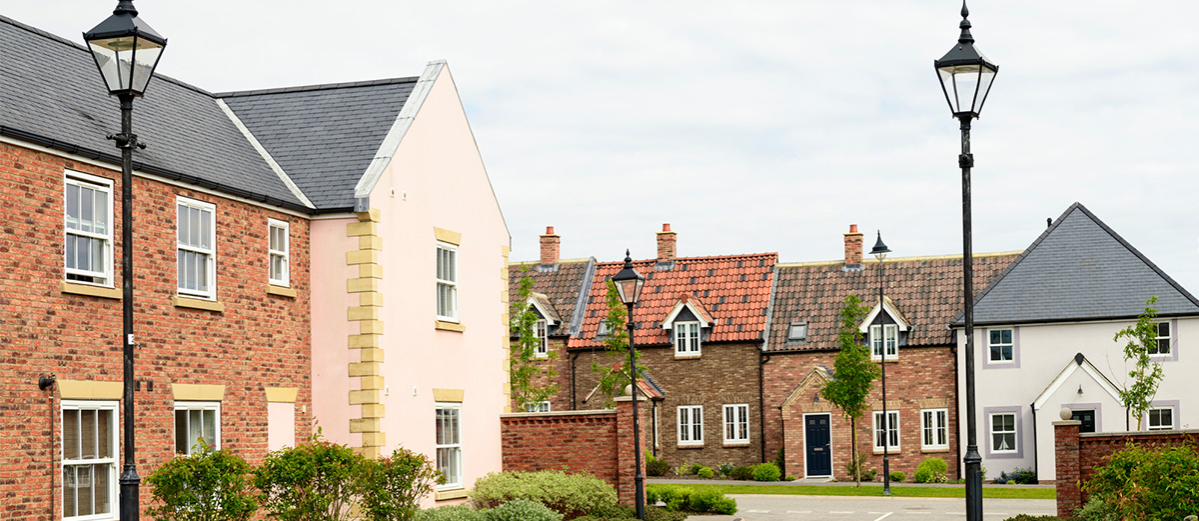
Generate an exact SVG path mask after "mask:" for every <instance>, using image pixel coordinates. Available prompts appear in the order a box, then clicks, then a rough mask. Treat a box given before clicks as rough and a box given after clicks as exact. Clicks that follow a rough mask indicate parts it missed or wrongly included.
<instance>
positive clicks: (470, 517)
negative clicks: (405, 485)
mask: <svg viewBox="0 0 1199 521" xmlns="http://www.w3.org/2000/svg"><path fill="white" fill-rule="evenodd" d="M414 519H415V521H488V520H487V511H486V510H475V509H473V508H471V507H469V506H467V505H448V506H444V507H437V508H430V509H428V510H421V511H419V512H417V513H416V517H415V518H414Z"/></svg>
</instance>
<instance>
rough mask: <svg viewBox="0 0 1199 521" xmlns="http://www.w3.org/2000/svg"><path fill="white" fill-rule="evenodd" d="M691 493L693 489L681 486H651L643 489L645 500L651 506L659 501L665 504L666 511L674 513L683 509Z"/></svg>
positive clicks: (693, 491)
mask: <svg viewBox="0 0 1199 521" xmlns="http://www.w3.org/2000/svg"><path fill="white" fill-rule="evenodd" d="M693 493H695V489H693V488H691V487H685V486H682V485H653V486H650V487H645V500H646V502H647V503H651V504H657V503H658V502H659V501H661V502H663V503H666V510H669V511H671V512H674V511H675V510H679V509H680V508H685V507H686V506H687V500H688V499H690V498H691V494H693Z"/></svg>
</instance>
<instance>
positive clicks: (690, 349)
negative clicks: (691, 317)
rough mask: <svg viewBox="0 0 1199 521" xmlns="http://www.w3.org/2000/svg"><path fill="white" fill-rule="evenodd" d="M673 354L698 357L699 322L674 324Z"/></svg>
mask: <svg viewBox="0 0 1199 521" xmlns="http://www.w3.org/2000/svg"><path fill="white" fill-rule="evenodd" d="M674 354H675V355H698V354H700V351H699V322H675V323H674Z"/></svg>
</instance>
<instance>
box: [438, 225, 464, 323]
mask: <svg viewBox="0 0 1199 521" xmlns="http://www.w3.org/2000/svg"><path fill="white" fill-rule="evenodd" d="M442 251H446V252H449V255H451V256H452V257H453V260H452V262H451V264H452V267H453V270H452V271H453V273H449V275H451V276H453V278H452V279H443V278H441V275H442V274H443V270H442V268H441V266H442V254H441V252H442ZM434 278H435V279H436V281H437V283H436V284H437V293H436V299H437V303H436V305H437V320H443V321H446V322H458V315H459V309H458V245H457V244H452V243H448V242H445V241H437V255H436V258H435V260H434ZM442 286H445V287H448V288H449V295H450V304H449V307H450V308H451V309H450V312H451V313H450V314H449V315H443V314H442V313H441V310H442V301H441V292H442V289H441V288H442Z"/></svg>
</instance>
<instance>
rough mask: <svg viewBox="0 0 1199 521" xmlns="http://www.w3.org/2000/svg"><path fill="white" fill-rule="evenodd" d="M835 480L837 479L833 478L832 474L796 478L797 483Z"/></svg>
mask: <svg viewBox="0 0 1199 521" xmlns="http://www.w3.org/2000/svg"><path fill="white" fill-rule="evenodd" d="M834 481H836V480H835V479H833V478H832V476H825V477H813V478H800V479H797V480H795V482H796V483H832V482H834Z"/></svg>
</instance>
